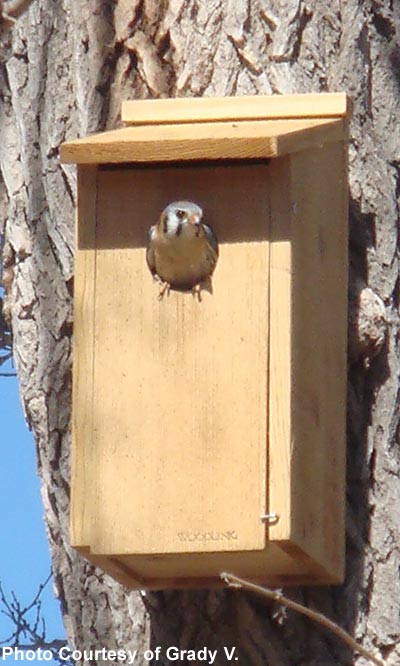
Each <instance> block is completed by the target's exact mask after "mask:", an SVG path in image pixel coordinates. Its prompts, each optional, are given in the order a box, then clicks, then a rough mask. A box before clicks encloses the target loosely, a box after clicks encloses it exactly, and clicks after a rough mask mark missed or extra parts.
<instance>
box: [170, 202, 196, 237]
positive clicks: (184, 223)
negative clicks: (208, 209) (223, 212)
mask: <svg viewBox="0 0 400 666" xmlns="http://www.w3.org/2000/svg"><path fill="white" fill-rule="evenodd" d="M202 217H203V211H202V209H201V208H200V206H198V205H197V204H195V203H193V201H173V202H172V203H170V204H168V206H167V207H166V208H164V210H163V212H162V213H161V217H160V226H161V228H162V230H163V232H164V234H165V235H166V236H170V237H172V236H179V235H180V234H181V233H182V231H183V230H184V229H185V231H186V232H190V231H191V230H193V232H195V231H196V229H198V227H199V224H200V222H201V218H202Z"/></svg>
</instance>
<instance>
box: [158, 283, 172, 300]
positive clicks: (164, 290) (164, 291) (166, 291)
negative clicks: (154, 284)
mask: <svg viewBox="0 0 400 666" xmlns="http://www.w3.org/2000/svg"><path fill="white" fill-rule="evenodd" d="M170 289H171V285H170V283H169V282H163V283H162V285H161V289H160V293H159V294H158V300H159V301H162V299H163V298H164V295H165V294H167V296H169V292H170Z"/></svg>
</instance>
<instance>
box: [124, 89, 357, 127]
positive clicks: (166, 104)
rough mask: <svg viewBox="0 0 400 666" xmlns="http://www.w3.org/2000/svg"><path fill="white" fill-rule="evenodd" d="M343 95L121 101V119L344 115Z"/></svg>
mask: <svg viewBox="0 0 400 666" xmlns="http://www.w3.org/2000/svg"><path fill="white" fill-rule="evenodd" d="M347 107H348V100H347V97H346V94H345V93H343V92H339V93H310V94H301V95H260V96H246V97H241V96H239V97H191V98H188V97H185V98H179V99H157V100H153V99H152V100H129V101H125V102H122V113H121V116H122V120H123V122H125V123H129V124H134V125H135V124H139V125H150V124H159V123H185V122H186V123H194V122H211V121H226V120H228V121H229V120H260V119H263V120H266V119H271V118H317V117H320V118H324V117H325V118H326V117H331V118H332V117H344V116H345V115H346V112H347Z"/></svg>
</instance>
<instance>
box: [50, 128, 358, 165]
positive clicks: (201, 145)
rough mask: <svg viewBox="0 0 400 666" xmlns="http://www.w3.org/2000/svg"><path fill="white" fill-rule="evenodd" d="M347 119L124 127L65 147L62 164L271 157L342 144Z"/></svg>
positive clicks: (61, 151) (63, 145)
mask: <svg viewBox="0 0 400 666" xmlns="http://www.w3.org/2000/svg"><path fill="white" fill-rule="evenodd" d="M344 133H345V121H344V120H343V119H334V120H327V119H320V118H317V119H307V120H304V119H300V120H299V119H296V120H293V119H289V120H259V121H241V122H236V123H235V122H221V123H197V124H182V125H148V126H138V127H125V128H123V129H118V130H113V131H111V132H102V133H101V134H94V135H92V136H89V137H86V138H83V139H76V140H75V141H69V142H67V143H64V144H62V146H61V148H60V154H61V159H62V161H63V162H72V163H77V164H78V163H79V164H104V163H115V162H146V163H148V162H163V161H180V162H181V161H185V160H202V159H208V160H219V159H245V158H246V159H249V158H269V157H277V156H279V155H286V154H288V153H291V152H295V151H299V150H305V149H306V148H309V147H313V146H318V145H320V144H322V143H327V142H332V141H340V140H341V139H342V138H343V136H344Z"/></svg>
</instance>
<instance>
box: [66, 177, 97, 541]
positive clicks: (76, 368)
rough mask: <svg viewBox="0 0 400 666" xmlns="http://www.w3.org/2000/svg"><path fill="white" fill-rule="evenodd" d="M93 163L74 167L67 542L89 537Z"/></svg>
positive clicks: (90, 516)
mask: <svg viewBox="0 0 400 666" xmlns="http://www.w3.org/2000/svg"><path fill="white" fill-rule="evenodd" d="M96 196H97V167H96V166H86V165H80V166H79V167H78V207H77V218H76V234H75V275H74V335H73V387H72V453H71V545H72V546H75V547H79V548H85V547H87V546H89V545H90V542H91V525H92V520H93V503H94V501H93V493H94V484H95V482H96V481H95V471H94V467H93V464H94V462H95V454H94V452H93V443H94V442H93V431H94V424H93V418H92V416H93V352H94V347H93V345H94V325H95V323H94V322H95V311H94V306H95V274H96V270H95V252H94V243H95V228H96Z"/></svg>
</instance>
